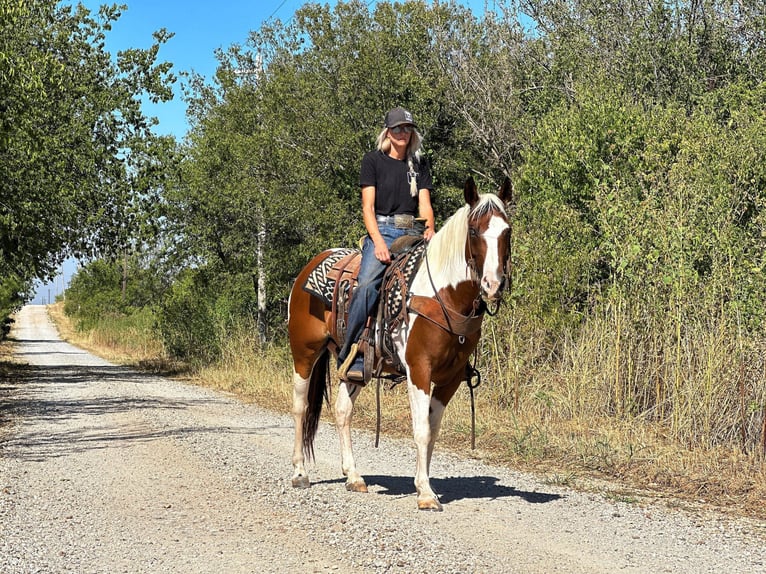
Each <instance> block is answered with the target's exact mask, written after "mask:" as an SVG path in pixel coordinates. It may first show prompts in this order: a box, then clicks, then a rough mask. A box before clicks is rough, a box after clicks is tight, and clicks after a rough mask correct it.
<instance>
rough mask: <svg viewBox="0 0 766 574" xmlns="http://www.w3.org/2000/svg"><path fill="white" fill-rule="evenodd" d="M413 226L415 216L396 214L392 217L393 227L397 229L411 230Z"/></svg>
mask: <svg viewBox="0 0 766 574" xmlns="http://www.w3.org/2000/svg"><path fill="white" fill-rule="evenodd" d="M414 224H415V216H414V215H408V214H406V213H397V214H396V215H394V226H395V227H396V228H397V229H412V226H413V225H414Z"/></svg>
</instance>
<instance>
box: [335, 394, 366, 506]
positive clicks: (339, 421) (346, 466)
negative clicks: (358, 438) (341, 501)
mask: <svg viewBox="0 0 766 574" xmlns="http://www.w3.org/2000/svg"><path fill="white" fill-rule="evenodd" d="M360 391H361V387H360V386H359V385H355V384H353V383H347V382H341V384H340V389H339V390H338V399H337V400H336V401H335V423H336V425H337V427H338V436H339V438H340V460H341V468H342V470H343V475H344V476H345V477H346V490H350V491H352V492H367V484H366V483H365V482H364V479H363V478H362V477H361V475H360V474H359V473H358V472H357V470H356V464H355V463H354V453H353V452H352V450H351V418H352V416H353V414H354V403H355V402H356V397H357V396H359V392H360Z"/></svg>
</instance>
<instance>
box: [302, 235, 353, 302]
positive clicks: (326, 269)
mask: <svg viewBox="0 0 766 574" xmlns="http://www.w3.org/2000/svg"><path fill="white" fill-rule="evenodd" d="M352 253H359V254H360V255H361V253H360V251H359V250H358V249H335V250H333V252H332V253H330V255H328V256H327V257H326V258H325V259H324V260H323V261H322V262H321V263H320V264H319V265H318V266H317V267H316V268H315V269H314V270H313V271H312V272H311V273H310V274H309V276H308V278H307V279H306V283H305V284H304V285H303V290H304V291H306V292H307V293H310V294H311V295H314V296H315V297H318V298H319V299H321V300H322V301H323V302H324V304H325V305H327V306H328V307H330V306H331V305H332V296H333V293H334V291H335V282H336V281H337V276H336V275H337V274H336V273H333V272H332V269H333V267H335V265H336V264H337V263H338V262H339V261H341V260H342V259H343V258H345V257H348V256H349V255H351V254H352Z"/></svg>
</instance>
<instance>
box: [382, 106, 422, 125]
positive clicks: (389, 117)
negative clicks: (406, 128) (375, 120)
mask: <svg viewBox="0 0 766 574" xmlns="http://www.w3.org/2000/svg"><path fill="white" fill-rule="evenodd" d="M384 123H385V126H386V127H387V128H394V127H396V126H400V125H402V124H412V125H413V126H415V127H418V126H417V124H416V123H415V120H414V119H413V118H412V114H411V113H410V112H408V111H407V110H405V109H404V108H394V109H392V110H391V111H389V112H388V113H387V114H386V118H385V122H384Z"/></svg>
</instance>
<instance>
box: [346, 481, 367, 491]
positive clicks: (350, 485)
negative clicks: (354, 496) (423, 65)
mask: <svg viewBox="0 0 766 574" xmlns="http://www.w3.org/2000/svg"><path fill="white" fill-rule="evenodd" d="M346 490H348V491H349V492H367V485H366V484H365V482H364V481H363V480H357V481H356V482H347V483H346Z"/></svg>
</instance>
